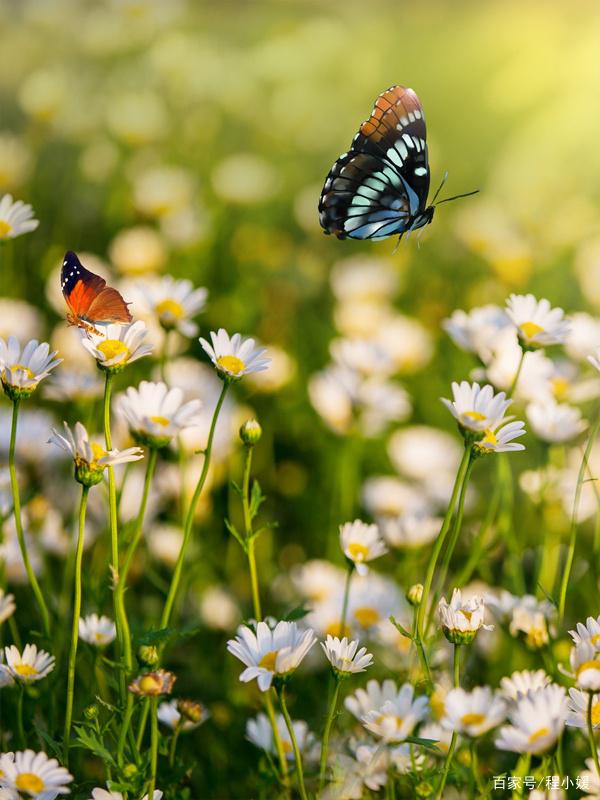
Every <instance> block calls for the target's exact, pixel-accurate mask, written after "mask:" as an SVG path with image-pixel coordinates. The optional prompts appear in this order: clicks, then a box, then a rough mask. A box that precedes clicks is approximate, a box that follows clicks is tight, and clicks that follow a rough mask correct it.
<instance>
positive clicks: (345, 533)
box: [340, 519, 387, 575]
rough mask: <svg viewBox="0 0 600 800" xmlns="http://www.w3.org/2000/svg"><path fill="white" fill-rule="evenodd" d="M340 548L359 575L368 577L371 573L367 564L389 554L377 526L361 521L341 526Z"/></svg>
mask: <svg viewBox="0 0 600 800" xmlns="http://www.w3.org/2000/svg"><path fill="white" fill-rule="evenodd" d="M340 546H341V548H342V550H343V552H344V555H345V556H346V558H348V559H349V560H350V561H352V563H353V564H354V566H355V567H356V571H357V572H358V574H359V575H366V574H367V572H368V571H369V568H368V567H367V565H366V563H365V562H367V561H373V559H375V558H379V556H382V555H384V553H387V547H386V546H385V542H384V541H383V539H382V538H381V536H380V535H379V529H378V528H377V525H368V524H367V523H366V522H362V521H361V520H359V519H355V520H354V522H346V523H344V525H340Z"/></svg>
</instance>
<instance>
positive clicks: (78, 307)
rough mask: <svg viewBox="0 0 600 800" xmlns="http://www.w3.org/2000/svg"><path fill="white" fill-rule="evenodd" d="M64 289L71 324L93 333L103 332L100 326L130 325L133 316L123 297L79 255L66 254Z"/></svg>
mask: <svg viewBox="0 0 600 800" xmlns="http://www.w3.org/2000/svg"><path fill="white" fill-rule="evenodd" d="M60 286H61V289H62V293H63V296H64V298H65V300H66V303H67V306H68V309H69V310H68V312H67V322H68V323H69V325H76V326H77V327H78V328H82V329H83V330H85V331H87V332H89V333H99V331H98V330H97V328H96V327H95V326H96V324H97V323H98V324H107V323H109V322H120V323H122V324H124V325H125V324H127V323H128V322H131V321H132V316H131V314H130V313H129V309H128V308H127V306H128V303H126V302H125V301H124V300H123V298H122V297H121V294H120V293H119V292H118V291H117V290H116V289H113V288H112V287H110V286H107V285H106V281H105V280H104V278H101V277H100V275H95V274H94V273H93V272H90V271H89V269H86V268H85V267H84V266H83V264H82V263H81V261H80V260H79V259H78V258H77V256H76V255H75V253H73V252H72V251H71V250H69V251H68V252H66V253H65V257H64V259H63V263H62V269H61V273H60Z"/></svg>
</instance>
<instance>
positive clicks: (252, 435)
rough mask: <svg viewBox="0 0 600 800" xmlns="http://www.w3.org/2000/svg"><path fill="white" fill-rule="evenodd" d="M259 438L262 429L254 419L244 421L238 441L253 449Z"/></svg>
mask: <svg viewBox="0 0 600 800" xmlns="http://www.w3.org/2000/svg"><path fill="white" fill-rule="evenodd" d="M261 436H262V428H261V427H260V425H259V424H258V422H257V420H255V419H249V420H246V422H244V424H243V425H242V427H241V428H240V439H241V440H242V442H243V443H244V444H246V445H248V446H249V447H253V446H254V445H255V444H257V443H258V442H259V441H260V437H261Z"/></svg>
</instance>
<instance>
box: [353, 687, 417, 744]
mask: <svg viewBox="0 0 600 800" xmlns="http://www.w3.org/2000/svg"><path fill="white" fill-rule="evenodd" d="M428 710H429V700H428V699H427V697H416V698H415V697H414V688H413V687H412V686H411V684H410V683H405V684H404V685H403V686H401V687H400V690H399V691H398V693H397V694H396V696H395V697H392V698H391V699H389V700H386V701H385V702H384V703H383V705H382V706H381V707H380V708H378V709H373V710H371V711H367V713H366V714H364V716H363V717H362V719H361V721H362V724H363V725H364V726H365V728H366V729H367V730H368V731H370V732H371V733H372V734H373V735H374V736H378V737H380V738H381V739H383V740H384V741H386V742H402V741H404V740H405V739H406V737H407V736H410V735H411V734H412V732H413V730H414V728H415V726H416V725H417V724H418V723H419V722H420V721H421V720H422V719H424V718H425V716H426V715H427V712H428Z"/></svg>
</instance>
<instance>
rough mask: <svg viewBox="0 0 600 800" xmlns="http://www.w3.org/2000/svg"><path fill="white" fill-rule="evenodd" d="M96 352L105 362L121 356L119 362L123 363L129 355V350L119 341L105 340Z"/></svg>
mask: <svg viewBox="0 0 600 800" xmlns="http://www.w3.org/2000/svg"><path fill="white" fill-rule="evenodd" d="M98 350H99V351H100V352H101V353H102V355H103V356H104V360H105V361H111V360H112V359H113V358H116V357H117V356H121V358H120V359H119V361H125V360H126V359H127V356H128V355H129V348H128V347H127V345H126V344H124V342H122V341H121V340H120V339H106V340H105V341H103V342H100V344H99V345H98Z"/></svg>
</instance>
